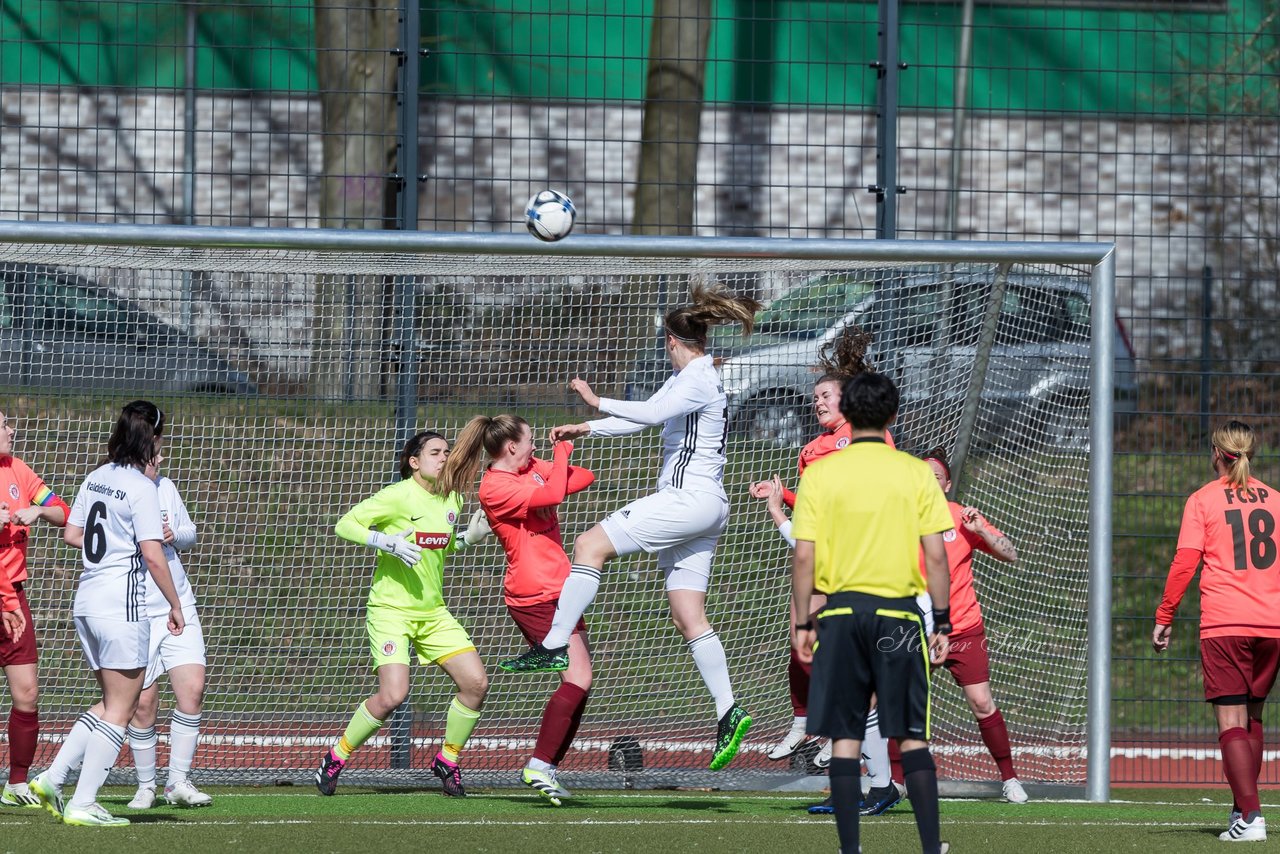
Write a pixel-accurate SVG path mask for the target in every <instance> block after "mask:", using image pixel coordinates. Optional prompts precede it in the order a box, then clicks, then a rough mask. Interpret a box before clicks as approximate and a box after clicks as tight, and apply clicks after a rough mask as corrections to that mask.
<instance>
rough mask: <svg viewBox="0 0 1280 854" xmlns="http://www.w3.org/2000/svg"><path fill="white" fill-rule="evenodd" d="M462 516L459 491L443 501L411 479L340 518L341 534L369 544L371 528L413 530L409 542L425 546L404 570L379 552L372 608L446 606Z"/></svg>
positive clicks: (400, 563)
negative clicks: (448, 570) (449, 559)
mask: <svg viewBox="0 0 1280 854" xmlns="http://www.w3.org/2000/svg"><path fill="white" fill-rule="evenodd" d="M461 512H462V499H461V497H459V496H458V494H457V493H454V494H452V495H450V496H449V497H448V498H441V497H440V496H438V495H436V494H435V493H433V492H429V491H427V490H426V489H424V488H423V487H422V486H421V485H420V484H419V483H418V482H417V481H416V480H414V479H413V478H409V479H407V480H402V481H400V482H399V483H395V484H392V485H391V486H388V487H386V488H385V489H383V490H381V491H379V492H377V493H375V494H374V495H371V496H370V497H368V498H366V499H365V500H364V501H361V502H360V503H359V504H357V505H356V506H355V507H352V508H351V510H350V511H348V512H347V515H345V516H343V517H342V518H341V519H339V520H338V524H337V526H336V527H335V529H334V530H335V531H337V534H338V536H340V537H342V538H343V539H345V540H350V541H351V542H353V543H359V544H360V545H362V546H363V545H365V544H366V543H367V542H368V539H369V532H370V530H373V529H376V530H379V531H381V532H382V533H384V534H390V535H391V536H396V535H398V534H399V533H400V532H401V531H406V530H409V529H412V530H413V532H414V533H413V534H406V535H405V539H413V540H414V542H416V543H417V544H418V545H419V546H421V547H422V559H421V560H419V561H418V562H417V563H416V564H415V565H414V566H412V567H409V566H405V565H404V562H403V561H401V560H400V559H399V558H397V557H395V556H394V555H389V554H387V553H385V552H382V551H379V552H378V562H377V566H376V568H375V569H374V573H373V586H372V587H371V588H370V589H369V607H371V608H372V607H374V606H377V607H380V608H395V609H397V610H400V611H409V612H412V613H415V614H427V613H430V612H432V611H435V610H437V609H440V608H443V607H444V589H443V588H444V558H445V555H447V554H448V553H450V552H452V551H455V550H457V548H458V543H457V539H456V538H455V537H454V534H453V529H454V526H455V525H457V524H458V518H459V515H460V514H461Z"/></svg>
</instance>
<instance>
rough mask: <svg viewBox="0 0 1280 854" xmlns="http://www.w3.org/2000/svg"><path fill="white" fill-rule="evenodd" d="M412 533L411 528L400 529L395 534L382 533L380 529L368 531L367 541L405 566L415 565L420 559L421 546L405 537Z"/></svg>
mask: <svg viewBox="0 0 1280 854" xmlns="http://www.w3.org/2000/svg"><path fill="white" fill-rule="evenodd" d="M412 533H413V528H410V529H408V530H407V531H401V532H400V533H398V534H396V535H394V536H393V535H391V534H384V533H382V532H381V531H370V532H369V539H368V540H367V542H368V543H369V545H371V546H373V547H374V548H375V549H380V550H382V551H384V552H386V553H387V554H389V555H393V556H395V557H396V558H398V559H399V560H400V561H401V562H402V563H404V565H405V566H417V565H418V561H419V560H421V559H422V546H420V545H418V544H417V543H411V542H409V541H408V540H406V539H405V537H407V536H409V535H410V534H412Z"/></svg>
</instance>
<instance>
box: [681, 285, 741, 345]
mask: <svg viewBox="0 0 1280 854" xmlns="http://www.w3.org/2000/svg"><path fill="white" fill-rule="evenodd" d="M690 298H691V299H692V302H691V303H690V304H689V305H687V306H685V307H684V308H677V309H672V310H671V311H669V312H667V316H666V318H664V320H663V325H664V326H665V328H666V330H667V334H669V335H674V336H675V337H676V338H678V339H680V340H681V341H683V342H685V343H686V344H689V345H690V346H692V347H694V348H696V349H698V350H700V351H702V350H706V349H707V330H708V329H710V328H711V327H712V326H718V325H719V324H721V323H740V324H742V329H743V332H744V333H745V334H746V335H750V334H751V330H752V329H753V328H755V324H756V312H757V311H759V310H760V309H761V307H762V306H761V305H760V303H759V302H758V301H757V300H754V299H752V298H751V297H743V296H738V295H736V294H734V293H733V292H732V291H729V290H727V289H725V288H719V287H715V288H708V287H703V286H701V285H697V286H695V287H694V288H693V290H692V291H691V292H690Z"/></svg>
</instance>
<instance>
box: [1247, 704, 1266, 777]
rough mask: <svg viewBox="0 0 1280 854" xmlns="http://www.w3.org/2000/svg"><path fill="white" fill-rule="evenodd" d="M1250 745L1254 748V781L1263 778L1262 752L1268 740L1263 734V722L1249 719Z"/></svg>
mask: <svg viewBox="0 0 1280 854" xmlns="http://www.w3.org/2000/svg"><path fill="white" fill-rule="evenodd" d="M1249 744H1250V746H1252V747H1253V779H1254V780H1260V779H1261V777H1262V751H1263V749H1264V748H1265V747H1266V739H1265V738H1264V736H1263V734H1262V721H1261V720H1259V719H1258V718H1249Z"/></svg>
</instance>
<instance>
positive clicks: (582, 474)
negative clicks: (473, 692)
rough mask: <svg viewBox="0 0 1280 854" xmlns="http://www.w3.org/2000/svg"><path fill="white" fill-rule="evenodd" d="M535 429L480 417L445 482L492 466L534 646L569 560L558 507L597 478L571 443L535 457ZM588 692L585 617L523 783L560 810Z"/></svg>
mask: <svg viewBox="0 0 1280 854" xmlns="http://www.w3.org/2000/svg"><path fill="white" fill-rule="evenodd" d="M533 450H534V448H533V432H532V431H531V430H530V429H529V424H528V422H527V421H525V420H524V419H523V418H520V417H518V416H515V415H499V416H497V417H494V418H489V417H487V416H483V415H479V416H476V417H475V418H472V419H471V421H470V423H468V424H467V426H466V427H465V428H464V429H463V431H462V435H461V436H459V437H458V442H457V444H456V445H455V446H454V449H453V455H452V456H450V457H449V461H448V462H447V463H446V464H445V470H444V472H443V473H442V475H441V477H442V479H443V481H444V483H445V484H446V485H449V486H450V487H451V488H454V489H458V490H462V489H464V488H465V487H466V486H467V485H468V484H470V483H471V482H473V481H474V478H475V474H476V471H477V470H478V468H479V466H480V461H481V454H482V453H487V454H488V455H489V465H488V467H487V468H486V469H485V472H484V475H483V477H482V478H481V479H480V507H481V510H482V511H483V512H484V515H485V518H486V519H487V521H488V523H489V525H490V526H491V528H492V530H493V533H494V534H496V535H497V537H498V541H499V542H501V543H502V548H503V551H505V552H506V554H507V573H506V577H505V578H504V579H503V594H504V598H505V599H506V604H507V613H509V614H510V615H511V619H512V620H514V621H515V623H516V625H517V626H519V628H520V632H521V634H523V635H524V637H525V640H527V641H528V642H529V645H530V646H533V645H534V644H536V643H538V642H539V641H540V640H542V638H544V637H545V636H546V634H547V632H548V631H549V630H550V628H551V621H552V618H553V617H555V613H556V603H557V601H558V600H559V598H560V590H561V588H562V587H563V586H564V580H565V579H566V578H568V577H569V558H568V556H567V555H566V554H565V552H564V540H563V538H562V537H561V534H560V519H559V517H558V516H557V515H556V508H557V507H558V506H559V505H560V502H562V501H564V499H565V497H566V496H568V495H572V494H573V493H575V492H580V491H582V490H584V489H586V488H587V487H588V486H590V485H591V484H592V482H593V481H594V480H595V475H594V474H592V473H591V472H590V471H588V470H587V469H584V468H580V467H578V466H571V465H569V454H570V453H572V452H573V443H572V442H556V443H555V446H554V448H553V449H552V452H551V454H552V459H551V461H550V462H548V461H547V460H543V459H539V458H538V457H535V456H534V455H533ZM590 691H591V647H590V643H589V641H588V639H587V626H586V623H584V622H583V621H582V620H581V619H579V620H578V623H577V625H576V626H575V627H574V630H573V633H572V634H571V635H570V637H569V667H568V669H567V670H564V671H561V673H560V687H559V688H557V689H556V691H555V693H554V694H552V695H551V699H550V700H548V701H547V705H546V708H545V709H544V710H543V712H542V726H541V728H540V729H539V731H538V740H537V742H536V744H535V746H534V749H533V756H532V757H530V759H529V761H528V764H526V765H525V768H524V771H523V772H522V774H521V779H522V780H523V782H524V784H525V785H526V786H529V787H530V788H532V789H534V790H535V791H537V792H538V794H540V795H542V796H543V797H544V798H546V799H547V800H549V801H550V802H551V803H553V804H555V805H556V806H560V803H561V799H563V798H566V797H569V792H568V790H567V789H565V788H564V786H563V785H561V783H560V781H559V779H558V778H557V776H556V771H557V768H558V766H559V764H560V761H561V760H562V759H564V756H565V754H566V753H567V752H568V750H569V746H570V745H571V744H572V743H573V737H574V735H575V734H576V733H577V731H578V725H579V724H580V723H581V722H582V713H583V710H584V709H585V708H586V705H587V696H588V694H589V693H590Z"/></svg>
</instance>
